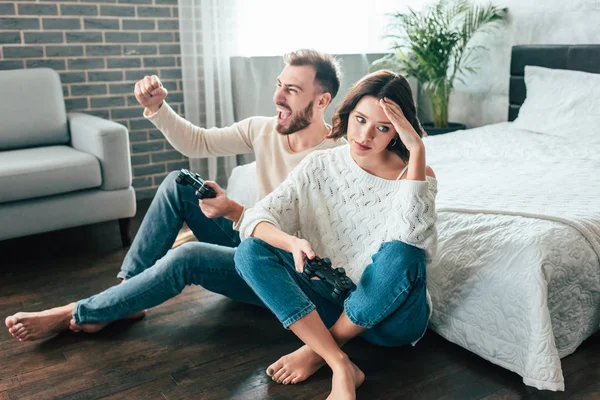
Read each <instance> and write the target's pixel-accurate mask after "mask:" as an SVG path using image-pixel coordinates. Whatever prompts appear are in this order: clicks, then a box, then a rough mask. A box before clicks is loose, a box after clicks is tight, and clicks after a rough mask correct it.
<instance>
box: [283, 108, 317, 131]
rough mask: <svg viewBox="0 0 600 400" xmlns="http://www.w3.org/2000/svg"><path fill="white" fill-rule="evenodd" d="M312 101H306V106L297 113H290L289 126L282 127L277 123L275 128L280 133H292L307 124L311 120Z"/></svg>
mask: <svg viewBox="0 0 600 400" xmlns="http://www.w3.org/2000/svg"><path fill="white" fill-rule="evenodd" d="M313 103H314V101H311V102H310V103H308V106H307V107H306V108H305V109H304V110H303V111H300V112H299V113H298V115H293V114H292V117H291V118H292V120H291V121H290V126H289V127H287V128H286V127H284V126H283V125H281V124H277V126H276V127H275V130H277V132H279V133H281V134H282V135H291V134H292V133H295V132H298V131H299V130H302V129H304V128H306V127H307V126H309V125H310V124H311V122H312V108H313Z"/></svg>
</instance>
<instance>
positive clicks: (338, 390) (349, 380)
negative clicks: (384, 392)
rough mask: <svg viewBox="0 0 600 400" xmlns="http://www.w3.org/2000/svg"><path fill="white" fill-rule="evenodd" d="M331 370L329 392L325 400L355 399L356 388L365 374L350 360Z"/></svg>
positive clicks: (363, 379)
mask: <svg viewBox="0 0 600 400" xmlns="http://www.w3.org/2000/svg"><path fill="white" fill-rule="evenodd" d="M332 370H333V378H332V379H331V393H330V394H329V396H328V397H327V400H354V399H356V389H358V387H359V386H360V385H362V383H363V382H364V381H365V374H364V373H363V372H362V371H361V370H360V369H359V368H358V367H357V366H356V365H355V364H354V363H353V362H352V361H350V360H348V361H347V363H342V364H340V365H339V366H336V367H335V368H332Z"/></svg>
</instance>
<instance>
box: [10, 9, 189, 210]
mask: <svg viewBox="0 0 600 400" xmlns="http://www.w3.org/2000/svg"><path fill="white" fill-rule="evenodd" d="M178 29H179V21H178V12H177V0H118V1H117V0H80V1H75V0H71V1H67V0H62V1H45V0H42V1H4V0H0V70H5V69H16V68H36V67H49V68H53V69H54V70H56V71H58V72H59V74H60V76H61V81H62V82H63V92H64V96H65V103H66V107H67V111H82V112H85V113H89V114H94V115H97V116H100V117H102V118H108V119H111V120H113V121H116V122H118V123H121V124H123V125H125V126H126V127H127V128H128V129H129V138H130V141H131V161H132V166H133V175H134V179H133V186H134V187H135V189H136V192H137V196H138V199H141V198H147V197H151V196H153V194H154V193H155V191H156V187H157V186H158V185H159V184H160V182H161V181H162V180H163V179H164V177H165V176H166V174H167V173H168V172H169V171H172V170H174V169H179V168H183V167H186V168H187V167H188V165H189V162H188V160H187V159H186V158H185V157H183V156H182V155H181V154H180V153H179V152H177V151H175V150H174V149H173V148H172V147H171V146H170V145H169V144H168V143H167V142H166V140H165V139H164V136H163V135H162V133H160V131H158V130H156V129H154V125H152V124H151V123H149V122H148V121H146V120H144V119H143V117H142V107H140V106H139V104H138V103H137V101H136V100H135V96H134V95H133V89H134V84H135V82H136V81H137V80H139V79H141V78H143V77H144V76H145V75H152V74H156V75H158V76H159V77H160V79H161V80H162V81H163V82H164V85H165V87H166V88H167V89H168V90H169V96H168V101H169V104H170V105H171V106H172V107H173V108H174V109H175V111H177V112H179V113H180V114H182V115H183V114H184V111H185V110H184V109H183V92H182V86H181V60H180V54H181V52H180V46H179V31H178ZM3 95H7V94H3ZM8 95H10V94H8Z"/></svg>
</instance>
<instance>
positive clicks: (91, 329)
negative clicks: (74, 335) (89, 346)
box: [69, 310, 146, 333]
mask: <svg viewBox="0 0 600 400" xmlns="http://www.w3.org/2000/svg"><path fill="white" fill-rule="evenodd" d="M145 315H146V310H142V311H138V312H136V313H133V314H130V315H128V316H126V317H125V318H123V319H141V318H144V316H145ZM113 322H114V321H109V322H97V323H92V324H81V325H77V324H76V323H75V320H74V319H73V318H71V320H70V321H69V329H70V330H72V331H73V332H87V333H96V332H98V331H100V330H102V329H104V328H106V327H107V326H108V325H110V324H112V323H113Z"/></svg>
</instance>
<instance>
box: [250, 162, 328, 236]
mask: <svg viewBox="0 0 600 400" xmlns="http://www.w3.org/2000/svg"><path fill="white" fill-rule="evenodd" d="M316 153H318V152H313V153H312V154H310V155H308V156H307V157H305V158H304V159H303V160H302V161H301V162H300V164H298V165H297V166H296V168H294V169H293V170H292V172H290V174H289V175H288V177H287V178H286V179H285V180H284V181H283V182H282V183H281V184H280V185H279V186H277V188H275V190H273V191H272V192H271V193H269V194H268V195H267V196H266V197H264V198H263V199H262V200H260V201H259V202H258V203H256V204H255V205H254V207H252V208H250V209H247V210H246V212H245V213H244V215H243V217H242V219H241V222H240V223H239V225H240V226H239V231H240V239H241V240H246V239H247V238H249V237H250V236H252V233H253V232H254V229H255V228H256V225H258V224H259V223H261V222H263V221H266V222H270V223H271V224H273V225H275V226H276V227H277V228H278V229H280V230H282V231H283V232H285V233H287V234H289V235H295V234H296V233H297V232H298V231H299V230H300V198H299V195H300V194H301V193H303V192H304V191H305V190H304V189H305V188H306V185H307V182H306V181H307V177H308V176H310V173H311V170H312V168H314V163H312V162H311V160H312V159H313V158H314V157H315V155H316Z"/></svg>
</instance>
